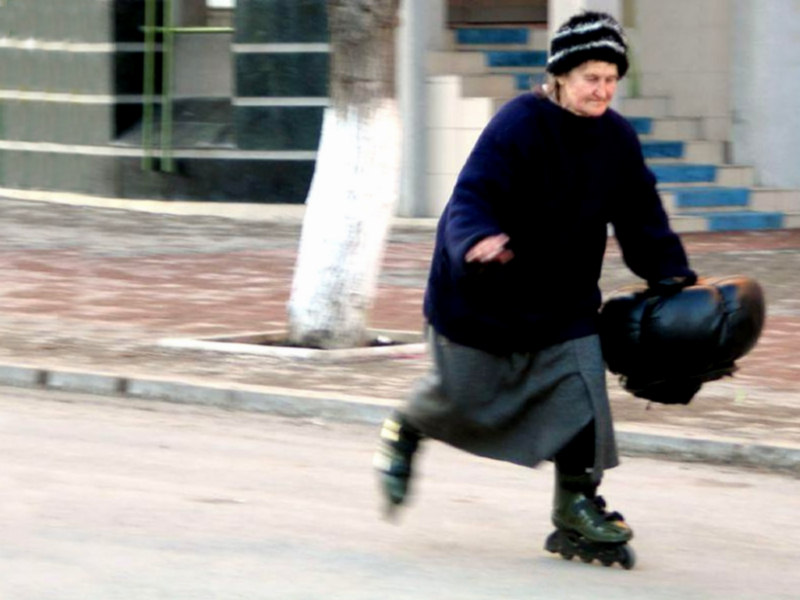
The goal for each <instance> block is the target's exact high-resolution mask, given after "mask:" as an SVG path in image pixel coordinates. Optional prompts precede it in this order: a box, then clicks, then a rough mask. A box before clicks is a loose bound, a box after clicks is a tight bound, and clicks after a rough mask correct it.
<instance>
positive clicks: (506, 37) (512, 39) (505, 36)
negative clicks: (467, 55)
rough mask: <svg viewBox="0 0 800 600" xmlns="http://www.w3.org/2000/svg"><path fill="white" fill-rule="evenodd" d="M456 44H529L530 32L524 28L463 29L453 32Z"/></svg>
mask: <svg viewBox="0 0 800 600" xmlns="http://www.w3.org/2000/svg"><path fill="white" fill-rule="evenodd" d="M455 34H456V35H455V39H456V43H457V44H464V45H491V44H525V45H527V44H529V43H530V31H529V30H528V29H525V28H522V27H520V28H497V29H487V28H481V27H465V28H461V29H457V30H456V32H455Z"/></svg>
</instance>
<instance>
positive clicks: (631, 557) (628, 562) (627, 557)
mask: <svg viewBox="0 0 800 600" xmlns="http://www.w3.org/2000/svg"><path fill="white" fill-rule="evenodd" d="M635 564H636V553H635V552H634V551H633V548H631V547H630V546H627V545H625V546H622V548H620V559H619V565H620V566H621V567H622V568H623V569H625V570H626V571H629V570H630V569H632V568H633V567H634V565H635Z"/></svg>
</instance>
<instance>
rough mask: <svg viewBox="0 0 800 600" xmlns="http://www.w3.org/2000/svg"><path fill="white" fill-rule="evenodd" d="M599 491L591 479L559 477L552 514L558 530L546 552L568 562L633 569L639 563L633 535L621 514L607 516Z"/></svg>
mask: <svg viewBox="0 0 800 600" xmlns="http://www.w3.org/2000/svg"><path fill="white" fill-rule="evenodd" d="M596 488H597V484H593V483H591V481H590V480H589V478H588V476H587V477H586V478H583V481H581V480H580V479H579V478H575V477H572V478H570V477H568V476H567V477H565V476H563V475H558V474H557V476H556V491H555V497H554V501H553V513H552V521H553V525H555V527H556V530H555V531H554V532H553V533H551V534H550V535H549V536H548V538H547V540H546V541H545V549H546V550H547V551H548V552H552V553H554V554H560V555H561V556H562V557H563V558H564V559H566V560H571V559H572V558H573V557H575V556H577V557H578V558H580V559H581V560H582V561H583V562H586V563H590V562H593V561H594V560H598V561H600V562H601V563H602V564H603V565H605V566H607V567H610V566H612V565H613V564H614V563H619V564H620V566H621V567H622V568H623V569H631V568H633V566H634V564H635V563H636V555H635V554H634V552H633V548H631V547H630V546H629V545H628V542H629V541H630V540H631V538H632V537H633V531H632V530H631V528H630V527H629V526H628V524H627V523H626V522H625V520H624V519H623V517H622V515H621V514H619V513H618V512H610V513H609V512H606V503H605V501H604V500H603V498H602V497H600V496H596V495H595V489H596Z"/></svg>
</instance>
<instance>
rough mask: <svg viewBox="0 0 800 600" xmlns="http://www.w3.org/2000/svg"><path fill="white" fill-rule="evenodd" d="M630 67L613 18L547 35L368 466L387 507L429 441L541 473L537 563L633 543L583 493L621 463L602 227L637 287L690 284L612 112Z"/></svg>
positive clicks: (468, 210)
mask: <svg viewBox="0 0 800 600" xmlns="http://www.w3.org/2000/svg"><path fill="white" fill-rule="evenodd" d="M627 69H628V59H627V46H626V42H625V37H624V34H623V31H622V28H621V27H620V25H619V24H618V23H617V21H616V20H614V19H613V18H612V17H611V16H609V15H607V14H603V13H596V12H586V13H583V14H580V15H578V16H575V17H573V18H571V19H570V20H569V21H568V22H566V23H565V24H564V25H563V26H562V27H561V28H560V29H559V30H558V31H557V32H556V34H555V35H554V37H553V39H552V43H551V50H550V57H549V61H548V64H547V71H548V74H549V77H548V79H549V81H548V83H547V85H546V86H544V87H543V89H541V90H538V91H537V92H534V93H532V94H525V95H522V96H519V97H517V98H515V99H514V100H512V101H510V102H509V103H508V104H506V105H505V106H504V107H503V108H502V109H501V110H500V111H499V112H498V114H497V115H496V116H495V117H494V118H493V119H492V121H491V122H490V123H489V124H488V126H487V127H486V128H485V130H484V131H483V132H482V134H481V136H480V138H479V139H478V141H477V143H476V145H475V147H474V149H473V150H472V152H471V154H470V156H469V158H468V159H467V162H466V164H465V165H464V168H463V170H462V171H461V173H460V175H459V177H458V180H457V183H456V186H455V189H454V191H453V194H452V197H451V198H450V200H449V202H448V204H447V206H446V207H445V209H444V212H443V214H442V216H441V220H440V222H439V226H438V230H437V236H436V246H435V249H434V255H433V261H432V266H431V271H430V277H429V281H428V286H427V291H426V296H425V304H424V311H425V316H426V319H427V321H428V323H429V324H430V330H429V336H430V338H429V341H430V345H431V354H432V359H433V370H432V372H431V373H430V375H429V376H427V377H426V378H424V379H423V380H421V381H419V382H418V385H417V386H416V388H415V389H414V391H413V393H412V394H411V396H410V398H409V400H408V402H407V403H406V405H405V406H404V407H403V408H402V409H401V410H399V411H398V412H397V413H396V414H395V415H393V416H392V417H391V418H389V419H387V421H386V423H385V424H384V427H383V430H382V434H381V436H382V443H381V447H380V449H379V451H378V453H376V460H375V465H376V467H377V468H378V470H379V472H380V475H381V481H382V485H383V490H384V492H385V493H386V495H387V498H388V500H389V502H390V506H396V505H399V504H401V503H402V502H403V500H404V499H405V497H406V494H407V491H408V482H409V477H410V475H411V466H412V457H413V454H414V451H415V450H416V449H417V445H418V443H419V440H420V439H422V438H425V437H428V438H434V439H438V440H441V441H443V442H446V443H448V444H451V445H453V446H455V447H458V448H461V449H463V450H466V451H469V452H472V453H475V454H478V455H481V456H485V457H490V458H494V459H498V460H503V461H509V462H512V463H516V464H519V465H523V466H527V467H533V466H535V465H537V464H538V463H540V462H541V461H543V460H553V461H554V462H555V467H556V469H555V470H556V485H555V500H554V505H553V511H552V520H553V523H554V524H555V526H556V528H557V530H556V532H555V533H554V534H553V535H552V536H551V537H550V538H549V539H548V543H547V547H548V549H549V550H551V551H553V552H561V553H562V554H564V555H565V556H569V555H572V554H576V553H579V554H580V553H581V552H584V550H585V548H587V547H588V548H589V550H586V553H587V554H585V556H584V557H587V556H588V558H600V559H601V560H602V561H603V562H613V561H614V560H619V562H621V563H622V564H623V566H631V565H632V561H633V559H632V555H629V554H626V552H627V548H626V547H625V543H626V542H627V541H628V540H629V539H630V538H631V537H632V531H631V529H630V528H629V527H628V525H627V524H626V523H625V522H624V520H623V519H622V517H621V516H620V515H619V514H618V513H608V512H606V511H605V509H604V503H603V501H602V500H601V499H600V498H599V497H598V496H597V495H596V490H597V487H598V485H599V484H600V481H601V478H602V476H603V472H604V470H605V469H608V468H611V467H614V466H616V465H617V463H618V459H617V452H616V445H615V441H614V431H613V424H612V417H611V411H610V407H609V401H608V395H607V390H606V382H605V366H604V363H603V357H602V354H601V348H600V342H599V337H598V334H597V312H598V308H599V305H600V302H601V294H600V290H599V287H598V281H599V279H600V273H601V266H602V261H603V256H604V253H605V249H606V238H607V226H608V224H609V223H610V224H612V225H613V227H614V233H615V235H616V238H617V240H618V242H619V244H620V246H621V248H622V252H623V257H624V260H625V262H626V264H627V265H628V267H629V268H630V269H631V270H632V271H633V272H634V273H636V274H637V275H639V276H640V277H642V278H643V279H645V280H646V281H648V282H651V283H652V284H654V285H655V284H658V285H675V286H677V287H680V286H682V285H686V284H689V283H692V282H693V281H694V280H695V279H696V277H695V274H694V273H693V272H692V270H691V269H690V268H689V266H688V263H687V258H686V254H685V252H684V249H683V247H682V245H681V242H680V240H679V238H678V237H677V236H676V235H675V233H673V232H672V231H671V229H670V227H669V223H668V220H667V216H666V214H665V212H664V210H663V208H662V205H661V201H660V198H659V196H658V193H657V191H656V182H655V178H654V176H653V174H652V173H651V172H650V171H649V170H648V168H647V166H646V165H645V162H644V159H643V156H642V151H641V147H640V144H639V141H638V138H637V135H636V133H635V132H634V130H633V129H632V128H631V126H630V124H629V123H628V122H627V121H626V120H625V119H624V118H623V117H621V116H620V115H619V114H618V113H616V112H615V111H613V110H612V109H610V108H609V105H610V103H611V100H612V98H613V97H614V92H615V91H616V88H617V84H618V82H619V80H620V78H621V77H623V76H624V75H625V72H626V71H627ZM581 548H583V549H584V550H581ZM609 548H612V549H613V550H614V551H615V552H616V553H613V552H612V554H611V555H607V554H602V552H603V551H607V550H608V549H609ZM609 556H610V558H609Z"/></svg>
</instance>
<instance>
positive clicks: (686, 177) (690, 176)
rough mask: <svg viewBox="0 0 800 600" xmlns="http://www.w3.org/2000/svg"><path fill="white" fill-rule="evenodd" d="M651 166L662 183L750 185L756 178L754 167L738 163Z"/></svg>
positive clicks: (663, 164) (661, 164)
mask: <svg viewBox="0 0 800 600" xmlns="http://www.w3.org/2000/svg"><path fill="white" fill-rule="evenodd" d="M649 166H650V169H651V170H652V171H653V173H654V174H655V176H656V179H657V180H658V183H659V184H661V185H664V184H680V185H697V184H704V185H708V184H710V183H713V184H716V185H720V186H730V187H749V186H752V185H753V183H754V179H755V174H754V170H753V168H752V167H743V166H738V165H714V164H689V163H671V164H670V163H660V164H650V165H649Z"/></svg>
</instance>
